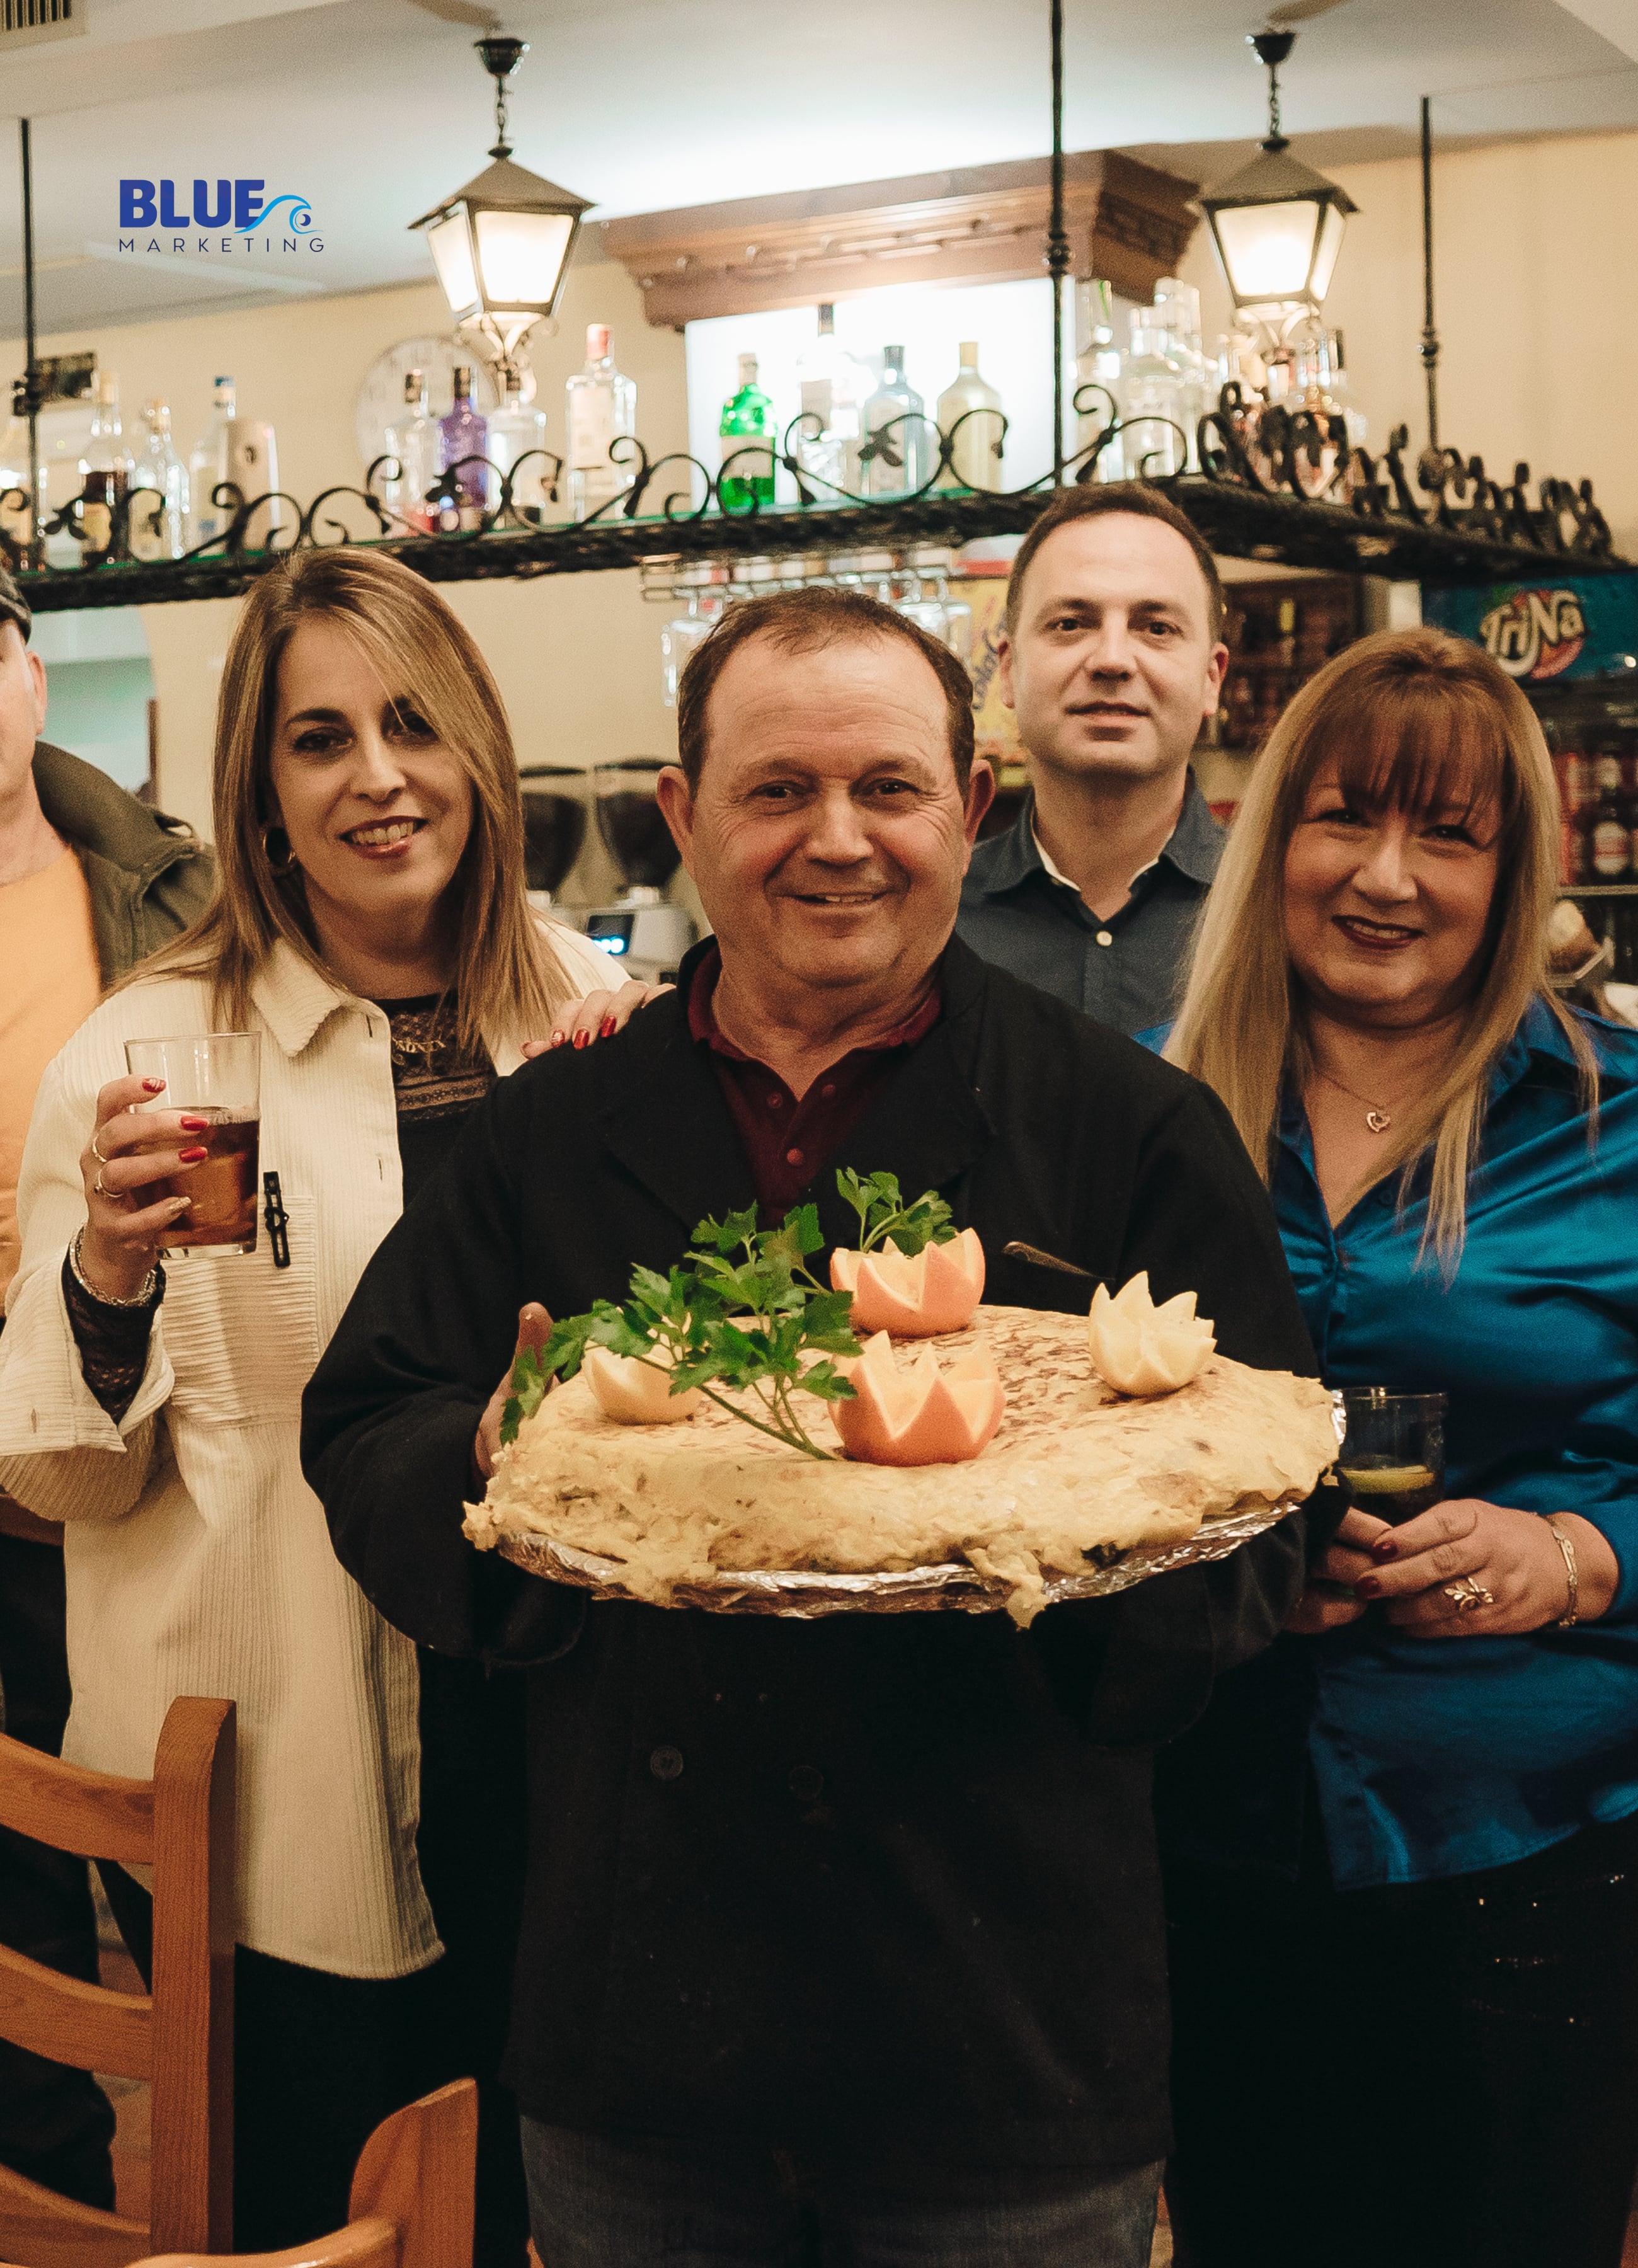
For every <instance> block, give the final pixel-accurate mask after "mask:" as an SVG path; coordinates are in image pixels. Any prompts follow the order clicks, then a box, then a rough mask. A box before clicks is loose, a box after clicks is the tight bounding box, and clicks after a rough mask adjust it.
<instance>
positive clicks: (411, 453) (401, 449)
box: [381, 370, 442, 534]
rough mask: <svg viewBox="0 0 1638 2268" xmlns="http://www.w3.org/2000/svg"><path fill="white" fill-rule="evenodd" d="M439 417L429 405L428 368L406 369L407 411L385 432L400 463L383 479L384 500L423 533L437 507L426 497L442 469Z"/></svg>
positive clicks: (393, 456)
mask: <svg viewBox="0 0 1638 2268" xmlns="http://www.w3.org/2000/svg"><path fill="white" fill-rule="evenodd" d="M385 440H386V446H387V455H388V456H389V457H390V458H391V459H392V460H393V462H394V463H395V465H396V466H397V468H398V470H397V473H396V474H395V475H394V477H393V478H392V479H390V480H384V481H383V482H382V483H381V501H382V503H383V504H386V506H387V510H388V511H389V512H396V513H397V515H398V517H399V519H401V520H402V521H404V522H405V523H406V524H407V525H408V526H409V527H411V528H413V529H415V530H416V531H417V533H419V534H430V533H431V531H432V515H433V507H432V505H431V504H428V502H427V500H426V492H427V490H429V489H430V488H432V487H434V486H436V484H437V481H438V475H439V471H440V470H441V469H442V468H441V467H440V466H439V461H438V446H439V431H438V421H437V419H436V418H435V417H434V416H432V410H431V409H429V408H428V406H427V399H426V372H424V370H411V371H407V372H405V373H404V407H403V415H402V417H399V418H397V419H395V422H394V423H392V424H391V425H389V426H388V427H387V432H386V435H385Z"/></svg>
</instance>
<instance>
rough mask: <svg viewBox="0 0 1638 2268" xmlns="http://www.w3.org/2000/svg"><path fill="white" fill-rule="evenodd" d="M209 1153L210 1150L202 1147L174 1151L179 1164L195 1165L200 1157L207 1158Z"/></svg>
mask: <svg viewBox="0 0 1638 2268" xmlns="http://www.w3.org/2000/svg"><path fill="white" fill-rule="evenodd" d="M209 1156H210V1152H209V1150H207V1149H204V1148H203V1147H200V1148H197V1149H193V1150H179V1151H178V1152H177V1153H176V1162H177V1164H178V1165H179V1166H196V1165H197V1164H198V1163H199V1161H200V1160H201V1159H202V1158H208V1157H209Z"/></svg>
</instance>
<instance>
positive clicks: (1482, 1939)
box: [1166, 1817, 1638, 2268]
mask: <svg viewBox="0 0 1638 2268" xmlns="http://www.w3.org/2000/svg"><path fill="white" fill-rule="evenodd" d="M1168 1901H1169V1918H1170V1937H1171V1957H1172V2008H1173V2024H1174V2045H1173V2063H1172V2104H1173V2117H1174V2120H1175V2124H1176V2127H1177V2154H1176V2156H1175V2158H1174V2160H1173V2161H1172V2164H1171V2167H1170V2168H1169V2171H1168V2175H1167V2183H1166V2193H1167V2198H1168V2201H1169V2205H1170V2208H1171V2216H1172V2224H1173V2231H1174V2236H1175V2240H1176V2244H1177V2262H1178V2268H1316V2264H1318V2263H1323V2264H1324V2268H1382V2264H1383V2263H1384V2262H1389V2261H1391V2262H1392V2264H1393V2268H1618V2264H1619V2263H1620V2257H1621V2244H1622V2235H1623V2231H1624V2229H1625V2227H1626V2222H1627V2204H1628V2199H1629V2198H1630V2196H1631V2193H1632V2188H1633V2179H1634V2170H1635V2169H1638V1817H1634V1818H1630V1819H1627V1820H1623V1821H1621V1822H1620V1823H1618V1824H1617V1825H1615V1826H1612V1827H1589V1828H1585V1829H1583V1830H1582V1831H1581V1832H1580V1833H1579V1834H1577V1835H1575V1836H1573V1837H1571V1838H1570V1839H1569V1840H1568V1841H1567V1842H1563V1843H1560V1844H1557V1845H1554V1846H1553V1848H1552V1849H1550V1850H1547V1851H1545V1852H1538V1854H1537V1855H1535V1856H1534V1857H1532V1858H1529V1859H1522V1860H1520V1861H1518V1862H1517V1863H1516V1864H1515V1865H1513V1866H1509V1867H1496V1868H1494V1869H1492V1870H1490V1871H1488V1872H1487V1873H1484V1874H1465V1875H1459V1876H1457V1877H1455V1878H1454V1879H1452V1880H1450V1881H1438V1882H1418V1883H1410V1884H1406V1885H1405V1886H1403V1887H1395V1888H1388V1889H1365V1890H1347V1891H1339V1890H1336V1889H1332V1886H1331V1882H1330V1879H1329V1872H1328V1869H1327V1868H1326V1867H1325V1864H1324V1853H1323V1850H1321V1849H1319V1848H1317V1847H1310V1852H1309V1854H1308V1858H1307V1860H1306V1862H1305V1865H1304V1869H1303V1874H1302V1879H1301V1881H1298V1882H1297V1883H1295V1884H1291V1883H1285V1884H1280V1883H1278V1882H1276V1881H1273V1880H1270V1879H1265V1880H1264V1881H1262V1882H1260V1883H1258V1884H1257V1885H1255V1886H1253V1885H1251V1883H1250V1882H1249V1881H1246V1880H1245V1878H1240V1879H1239V1880H1238V1881H1236V1882H1235V1883H1228V1882H1225V1881H1224V1880H1223V1879H1222V1878H1221V1877H1208V1876H1207V1875H1206V1874H1200V1873H1192V1874H1191V1873H1187V1872H1185V1871H1184V1870H1182V1869H1178V1868H1174V1869H1173V1870H1172V1873H1171V1878H1170V1881H1169V1888H1168Z"/></svg>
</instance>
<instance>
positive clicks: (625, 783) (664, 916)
mask: <svg viewBox="0 0 1638 2268" xmlns="http://www.w3.org/2000/svg"><path fill="white" fill-rule="evenodd" d="M664 769H665V766H664V764H663V763H662V762H661V760H660V758H659V757H658V756H625V757H623V758H622V759H620V760H619V761H618V762H615V763H608V764H598V765H596V766H594V769H593V773H592V792H593V796H594V807H595V810H596V814H597V832H598V834H599V835H600V836H601V837H602V842H603V848H604V849H605V850H606V851H608V853H609V857H610V858H612V859H613V861H614V863H615V865H616V867H617V868H618V869H619V873H620V879H621V880H622V882H623V884H624V885H625V887H624V888H623V890H622V892H621V894H620V895H619V896H618V897H617V898H616V900H615V902H614V903H613V904H612V905H609V906H594V908H593V909H592V910H591V912H590V913H589V914H588V915H587V917H586V934H587V938H588V939H589V940H590V942H591V943H592V944H593V945H594V946H598V947H600V948H601V951H602V952H604V953H606V954H608V955H609V960H610V961H612V962H614V963H615V965H616V968H618V969H619V970H620V972H621V974H622V975H623V976H629V977H633V978H635V979H636V980H637V981H638V983H643V984H668V983H670V982H671V980H672V979H673V978H674V977H675V975H676V973H677V968H678V965H679V963H680V962H681V961H682V959H683V954H685V953H686V952H687V951H688V949H689V947H690V945H692V944H693V942H694V924H693V923H692V922H691V921H690V919H689V917H688V916H687V914H685V913H684V912H683V909H682V907H681V906H674V905H670V904H668V902H667V900H666V897H665V887H666V884H667V883H668V881H669V880H671V877H672V876H673V874H675V872H676V870H677V865H678V860H679V858H680V855H681V854H680V853H679V851H678V850H677V846H676V844H675V843H674V842H673V841H672V839H671V829H670V828H668V826H667V825H666V821H665V815H664V814H663V813H662V812H661V810H660V806H659V804H658V803H656V801H655V800H654V783H655V782H656V780H658V778H659V777H660V773H661V772H662V771H663V770H664Z"/></svg>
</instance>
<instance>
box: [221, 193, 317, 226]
mask: <svg viewBox="0 0 1638 2268" xmlns="http://www.w3.org/2000/svg"><path fill="white" fill-rule="evenodd" d="M281 205H289V206H290V207H291V216H290V225H291V227H292V228H296V229H299V228H301V227H303V226H304V225H305V226H306V227H307V228H311V227H312V225H313V208H312V206H311V205H310V204H309V203H307V200H306V197H299V196H297V195H295V193H294V192H293V190H290V189H286V190H284V192H283V194H282V195H278V196H277V197H275V198H273V199H272V201H271V202H270V203H268V204H265V205H263V206H262V210H261V211H260V212H259V213H258V214H257V215H256V217H255V220H253V221H250V222H247V225H245V226H244V227H243V228H241V229H237V230H235V232H234V233H235V234H236V235H239V236H255V234H257V232H259V231H260V230H262V229H264V228H266V227H267V225H268V223H269V220H270V218H271V217H272V216H273V214H275V213H276V212H277V210H278V209H279V207H280V206H281ZM298 213H303V214H305V215H306V220H305V223H304V222H303V221H299V220H298V219H297V217H296V215H297V214H298Z"/></svg>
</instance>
